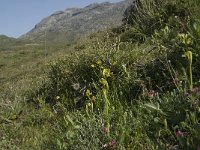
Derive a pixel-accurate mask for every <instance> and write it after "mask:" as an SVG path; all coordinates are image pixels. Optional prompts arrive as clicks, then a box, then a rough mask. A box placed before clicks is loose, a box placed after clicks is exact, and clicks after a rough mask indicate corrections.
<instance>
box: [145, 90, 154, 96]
mask: <svg viewBox="0 0 200 150" xmlns="http://www.w3.org/2000/svg"><path fill="white" fill-rule="evenodd" d="M147 94H148V97H150V98H154V97H155V96H156V92H155V91H154V90H150V91H149V92H148V93H147Z"/></svg>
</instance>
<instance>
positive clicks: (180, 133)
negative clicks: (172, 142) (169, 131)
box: [176, 130, 184, 137]
mask: <svg viewBox="0 0 200 150" xmlns="http://www.w3.org/2000/svg"><path fill="white" fill-rule="evenodd" d="M176 136H177V137H183V136H184V133H183V132H182V131H180V130H178V131H177V132H176Z"/></svg>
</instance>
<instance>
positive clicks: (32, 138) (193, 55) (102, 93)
mask: <svg viewBox="0 0 200 150" xmlns="http://www.w3.org/2000/svg"><path fill="white" fill-rule="evenodd" d="M199 5H200V4H199V2H198V0H190V1H187V0H137V1H136V3H135V6H133V7H132V8H131V9H130V10H129V12H127V13H126V15H125V16H124V19H123V25H122V26H120V27H118V28H113V29H109V30H107V31H103V32H97V33H94V34H91V35H89V36H87V37H83V38H82V39H79V40H77V41H76V42H74V43H73V44H70V45H69V44H68V45H67V44H65V45H56V44H54V45H53V44H51V45H48V44H47V45H46V44H44V43H43V44H41V45H32V46H30V45H28V46H27V45H23V46H21V47H18V48H16V47H15V48H14V49H12V50H1V51H0V55H1V58H0V67H1V77H0V82H1V89H0V90H1V93H0V94H1V97H0V115H1V116H0V134H1V136H0V147H1V148H2V149H20V150H21V149H24V150H26V149H30V150H31V149H33V150H35V149H37V150H39V149H41V150H43V149H49V150H51V149H52V150H54V149H61V150H65V149H72V150H79V149H80V150H83V149H85V150H87V149H88V150H91V149H92V150H96V149H97V150H98V149H119V150H123V149H128V150H129V149H130V150H132V149H136V150H137V149H138V150H141V149H144V150H154V149H159V150H162V149H163V150H165V149H169V150H182V149H183V150H199V149H200V136H199V135H200V71H199V66H200V58H199V57H200V42H199V41H200V18H199V17H200V16H199V15H200V11H199Z"/></svg>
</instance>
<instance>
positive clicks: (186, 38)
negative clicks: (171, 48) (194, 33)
mask: <svg viewBox="0 0 200 150" xmlns="http://www.w3.org/2000/svg"><path fill="white" fill-rule="evenodd" d="M177 36H178V38H179V40H180V41H181V42H182V43H183V44H185V45H189V44H193V41H192V39H191V38H190V37H189V35H188V34H184V33H179V34H178V35H177Z"/></svg>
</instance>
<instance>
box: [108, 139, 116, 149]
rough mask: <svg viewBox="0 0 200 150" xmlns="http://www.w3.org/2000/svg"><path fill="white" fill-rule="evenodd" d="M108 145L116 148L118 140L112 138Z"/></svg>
mask: <svg viewBox="0 0 200 150" xmlns="http://www.w3.org/2000/svg"><path fill="white" fill-rule="evenodd" d="M108 145H109V147H110V148H116V146H117V142H116V141H115V140H111V141H110V142H109V144H108Z"/></svg>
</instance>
